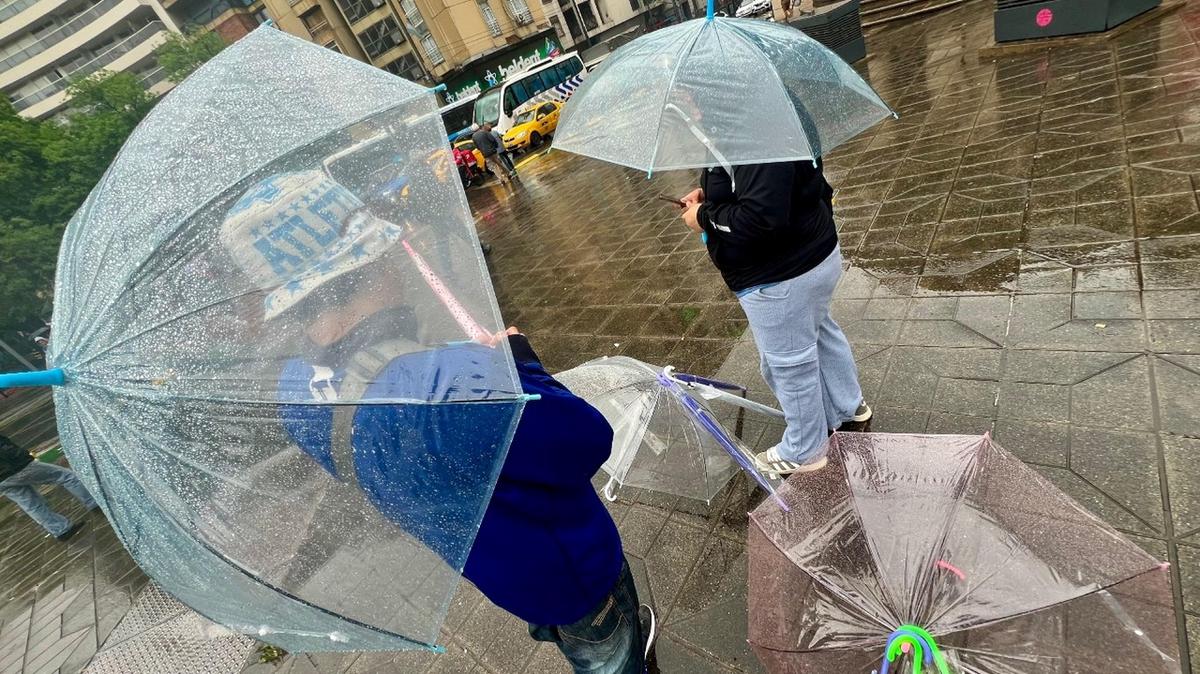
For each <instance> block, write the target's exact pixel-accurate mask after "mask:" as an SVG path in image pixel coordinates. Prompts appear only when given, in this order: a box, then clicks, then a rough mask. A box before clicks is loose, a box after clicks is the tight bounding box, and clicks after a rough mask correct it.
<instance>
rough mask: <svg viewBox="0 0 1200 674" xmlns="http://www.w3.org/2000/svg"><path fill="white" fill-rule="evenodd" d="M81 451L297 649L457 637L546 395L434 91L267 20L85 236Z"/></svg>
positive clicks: (75, 417) (61, 377)
mask: <svg viewBox="0 0 1200 674" xmlns="http://www.w3.org/2000/svg"><path fill="white" fill-rule="evenodd" d="M53 325H54V336H53V339H52V340H51V344H50V352H49V358H48V360H49V363H50V365H51V367H52V368H53V369H51V370H49V371H47V372H44V373H37V374H36V375H32V376H30V375H25V376H19V377H10V380H17V381H18V383H25V384H37V383H53V384H57V386H56V388H55V396H54V397H55V403H56V406H57V416H58V425H59V434H60V436H61V438H62V441H63V446H64V448H65V450H66V453H67V456H68V458H69V459H70V462H71V464H72V466H73V467H74V468H75V470H76V471H77V472H78V473H79V475H80V477H81V479H82V480H83V481H84V483H85V484H86V486H87V487H88V489H89V490H90V491H91V492H92V493H93V494H94V495H95V496H96V498H97V500H98V501H99V502H100V503H101V505H102V506H103V508H104V512H105V514H106V515H107V516H108V518H109V520H111V522H112V524H113V527H114V529H115V530H116V532H117V534H118V536H119V537H120V539H121V541H122V542H123V543H124V545H125V546H126V547H127V548H128V550H129V552H130V553H131V555H132V556H133V558H134V559H135V560H136V561H137V563H138V564H139V565H140V566H141V567H142V568H143V569H145V570H146V571H147V572H148V573H149V574H150V575H151V576H152V577H153V578H154V579H155V580H156V581H157V582H158V583H159V584H160V585H161V586H162V587H163V588H164V589H166V590H167V591H168V592H170V593H171V594H173V595H174V596H175V597H177V598H178V599H180V600H181V601H183V602H184V603H186V604H188V605H190V606H191V607H192V608H194V609H196V610H197V611H198V612H199V613H201V614H203V615H204V616H206V617H208V618H210V619H212V620H214V621H217V622H219V623H222V624H224V625H226V626H229V627H231V628H233V629H235V630H238V631H241V632H245V633H250V634H253V635H255V636H258V637H259V638H261V639H264V640H266V641H268V642H271V643H274V644H277V645H279V646H282V647H284V648H287V649H290V650H296V651H322V650H394V649H403V648H421V647H426V648H435V646H434V643H435V640H436V638H437V636H438V633H439V627H440V625H441V621H442V619H443V617H444V615H445V612H446V609H447V606H448V603H449V600H450V597H451V595H452V594H453V592H454V590H455V587H456V585H457V583H458V581H459V578H460V575H459V573H460V571H461V569H462V568H463V565H464V563H465V560H466V557H467V555H468V552H469V550H470V548H471V545H472V542H473V540H474V536H475V533H476V532H477V530H478V527H479V522H480V519H481V517H482V515H483V511H484V509H485V507H486V505H487V502H488V500H489V498H490V495H491V490H492V488H493V486H494V479H495V475H496V474H497V473H498V471H499V467H500V465H501V463H502V462H503V460H504V457H505V453H506V451H507V447H508V443H509V441H510V439H511V436H512V433H513V431H514V429H515V425H516V422H517V419H518V417H519V414H520V411H521V409H522V406H523V401H524V396H523V395H522V393H521V389H520V386H519V383H518V381H517V378H516V374H515V369H514V366H513V363H512V359H511V355H510V354H509V352H508V350H507V344H506V343H505V342H499V343H497V344H495V346H494V347H493V346H486V345H484V344H483V343H492V340H491V339H490V338H488V335H490V334H495V333H496V332H498V331H499V330H500V328H501V326H502V325H503V324H502V321H501V318H500V315H499V312H498V310H497V308H496V304H495V299H494V295H493V292H492V288H491V285H490V283H489V280H488V277H487V275H486V272H485V267H484V264H483V261H482V259H481V253H480V250H479V245H478V241H477V240H476V238H475V233H474V229H473V226H472V220H471V217H470V214H469V211H468V208H467V205H466V199H465V195H464V194H463V191H462V188H461V186H460V184H459V181H458V177H457V174H456V172H455V171H454V164H453V162H452V161H451V160H450V158H449V148H448V146H447V142H446V135H445V130H444V129H443V128H442V123H441V120H440V118H439V116H438V113H437V103H436V101H435V100H434V97H433V95H432V93H431V92H429V91H428V90H427V89H425V88H424V87H420V86H417V85H415V84H413V83H410V82H407V81H405V80H402V79H399V78H396V77H393V76H391V75H389V74H387V73H386V72H384V71H381V70H378V69H376V68H373V67H371V66H368V65H365V64H362V63H359V62H357V61H354V60H352V59H349V58H345V57H343V56H341V55H338V54H336V53H335V52H332V51H329V50H327V49H323V48H321V47H319V46H316V45H313V44H311V43H309V42H306V41H302V40H298V39H296V38H293V37H290V36H288V35H286V34H285V33H282V32H280V31H277V30H274V29H272V28H262V29H259V30H257V31H255V32H254V33H252V34H251V35H249V36H247V37H246V38H244V39H242V40H241V41H239V42H238V43H236V44H234V45H233V46H231V47H229V48H228V49H226V50H225V51H223V52H222V53H221V54H220V55H218V56H217V57H216V58H214V59H212V60H211V61H210V62H209V63H208V64H206V65H205V66H203V67H202V68H200V69H199V70H198V71H197V72H196V73H194V74H193V75H192V76H191V77H189V78H188V79H187V80H186V81H185V82H183V83H182V84H181V85H180V86H179V87H177V88H176V89H175V90H174V91H173V92H172V93H171V94H169V95H168V96H167V97H166V98H165V99H164V100H163V101H161V102H160V103H159V104H158V105H157V106H156V107H155V109H154V110H153V111H152V112H151V113H150V115H149V116H148V117H147V118H146V120H145V121H144V122H143V123H142V125H141V126H140V127H138V129H137V130H136V131H135V132H134V133H133V135H132V136H131V137H130V138H129V140H128V142H127V143H126V144H125V146H124V148H123V149H122V150H121V152H120V153H119V155H118V156H117V158H116V159H115V161H114V162H113V164H112V166H111V167H110V168H109V170H108V172H107V173H106V174H105V176H104V178H103V179H102V180H101V182H100V184H99V185H97V187H96V188H95V190H94V191H93V192H92V193H91V195H90V196H89V197H88V199H87V201H86V202H85V203H84V204H83V206H82V207H81V208H80V209H79V211H78V213H77V214H76V215H75V217H74V218H73V219H72V221H71V222H70V224H69V225H68V227H67V231H66V234H65V237H64V240H63V246H62V251H61V254H60V259H59V265H58V276H57V281H56V298H55V309H54V323H53Z"/></svg>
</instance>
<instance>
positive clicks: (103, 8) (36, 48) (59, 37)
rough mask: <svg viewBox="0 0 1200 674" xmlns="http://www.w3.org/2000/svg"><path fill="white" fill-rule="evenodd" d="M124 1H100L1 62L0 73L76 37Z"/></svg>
mask: <svg viewBox="0 0 1200 674" xmlns="http://www.w3.org/2000/svg"><path fill="white" fill-rule="evenodd" d="M124 1H125V0H100V2H98V3H96V4H95V5H92V6H91V7H90V8H88V9H86V10H84V11H83V12H80V13H79V14H77V15H76V16H75V17H74V18H73V19H71V20H70V21H67V22H66V23H64V24H63V25H61V26H59V27H58V28H56V29H54V30H52V31H50V32H49V33H46V34H45V35H43V36H42V37H41V38H39V39H38V41H37V42H34V43H33V44H31V45H29V46H28V47H26V48H24V49H22V50H21V51H19V52H17V53H15V54H10V55H9V56H8V58H6V59H4V60H3V61H0V72H4V71H6V70H11V69H12V68H13V67H15V66H17V65H20V64H22V63H24V62H25V61H28V60H29V59H31V58H33V57H34V56H37V55H38V54H40V53H42V52H44V51H46V50H47V49H49V48H51V47H53V46H54V45H56V44H58V43H59V42H62V41H63V40H65V39H67V38H68V37H70V36H71V35H74V34H75V33H78V32H79V31H81V30H83V29H84V28H87V27H88V26H90V25H91V24H92V22H94V21H95V20H96V19H98V18H100V17H101V16H103V15H104V14H107V13H108V12H109V11H111V10H112V9H113V8H114V7H116V6H117V5H119V4H121V3H122V2H124Z"/></svg>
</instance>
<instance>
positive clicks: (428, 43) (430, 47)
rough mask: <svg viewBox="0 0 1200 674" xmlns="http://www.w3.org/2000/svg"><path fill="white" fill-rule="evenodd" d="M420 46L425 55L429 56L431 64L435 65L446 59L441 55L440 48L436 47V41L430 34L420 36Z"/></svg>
mask: <svg viewBox="0 0 1200 674" xmlns="http://www.w3.org/2000/svg"><path fill="white" fill-rule="evenodd" d="M421 46H422V47H423V48H424V49H425V55H426V56H428V57H429V61H430V63H432V64H433V65H435V66H436V65H438V64H439V63H441V62H443V61H445V60H446V57H444V56H442V50H441V49H439V48H438V45H437V41H436V40H434V39H433V36H432V35H426V36H425V37H423V38H421Z"/></svg>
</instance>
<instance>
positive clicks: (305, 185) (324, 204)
mask: <svg viewBox="0 0 1200 674" xmlns="http://www.w3.org/2000/svg"><path fill="white" fill-rule="evenodd" d="M403 234H404V230H403V228H401V227H400V226H399V225H395V224H392V223H390V222H387V221H385V220H381V219H379V218H377V217H375V216H374V215H372V214H371V213H369V212H368V211H367V210H366V208H364V205H363V202H362V201H361V200H359V198H358V197H357V196H355V195H354V193H353V192H351V191H350V190H348V189H346V188H345V187H343V186H342V185H340V184H338V183H337V182H336V181H334V180H332V179H331V178H329V176H327V175H325V174H324V173H321V172H320V171H303V172H295V173H278V174H275V175H273V176H271V177H269V178H265V179H263V180H262V181H260V182H259V183H257V184H256V185H254V186H253V187H251V188H250V189H248V190H246V192H245V194H243V195H242V197H241V198H240V199H238V201H237V203H235V204H234V205H233V207H231V208H230V209H229V211H228V212H227V213H226V215H225V222H224V223H223V224H222V226H221V243H222V245H224V247H225V249H226V250H228V251H229V253H230V254H231V255H232V256H233V258H234V260H235V261H236V262H237V264H238V266H240V267H241V268H242V270H243V271H244V272H246V274H248V275H249V276H250V277H251V278H252V279H253V280H254V282H255V283H257V284H259V287H261V288H274V290H272V291H271V292H270V293H269V294H268V295H267V297H266V299H265V300H264V301H263V304H264V311H265V318H266V320H271V319H273V318H276V317H277V316H279V315H280V314H282V313H283V312H284V311H286V310H287V309H289V308H290V307H292V306H294V305H295V304H296V303H297V302H299V301H300V300H302V299H304V297H305V296H307V295H308V294H309V293H311V292H312V291H313V290H315V289H317V288H318V287H319V286H320V285H321V284H323V283H326V282H328V281H331V280H333V279H335V278H337V277H338V276H341V275H342V274H345V273H346V272H348V271H352V270H354V269H357V268H359V267H362V266H363V265H365V264H367V263H369V262H371V261H373V260H376V259H378V258H379V257H381V256H382V255H383V254H384V253H386V252H387V251H388V250H389V249H391V247H392V246H394V245H395V244H396V243H397V242H399V241H400V240H401V239H402V238H403Z"/></svg>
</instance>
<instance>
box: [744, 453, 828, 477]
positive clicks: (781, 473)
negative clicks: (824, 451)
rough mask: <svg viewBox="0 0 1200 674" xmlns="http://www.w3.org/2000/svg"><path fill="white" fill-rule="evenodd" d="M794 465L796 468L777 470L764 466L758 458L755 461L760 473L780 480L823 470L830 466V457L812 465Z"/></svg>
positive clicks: (824, 457) (823, 457) (822, 458)
mask: <svg viewBox="0 0 1200 674" xmlns="http://www.w3.org/2000/svg"><path fill="white" fill-rule="evenodd" d="M789 463H790V462H789ZM793 465H795V466H796V467H795V468H788V469H775V468H772V467H771V466H769V465H764V464H763V463H761V462H760V461H759V460H758V458H757V457H756V458H755V459H754V467H755V468H757V469H758V472H760V473H763V474H765V475H770V476H773V477H776V478H780V477H787V476H788V475H794V474H796V473H812V472H815V471H818V470H821V469H822V468H824V467H825V466H827V465H829V457H828V456H822V457H821V458H820V460H818V461H813V462H812V463H798V464H793Z"/></svg>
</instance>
